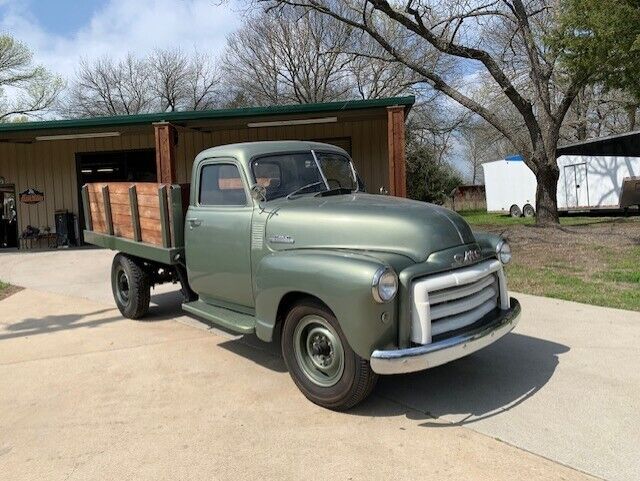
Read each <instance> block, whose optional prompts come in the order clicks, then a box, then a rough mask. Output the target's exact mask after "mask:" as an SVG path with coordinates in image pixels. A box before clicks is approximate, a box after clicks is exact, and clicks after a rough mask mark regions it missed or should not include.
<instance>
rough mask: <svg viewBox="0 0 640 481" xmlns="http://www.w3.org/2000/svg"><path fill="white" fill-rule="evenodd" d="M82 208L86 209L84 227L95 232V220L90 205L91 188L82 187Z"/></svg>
mask: <svg viewBox="0 0 640 481" xmlns="http://www.w3.org/2000/svg"><path fill="white" fill-rule="evenodd" d="M82 208H83V209H84V225H85V227H86V228H87V230H93V219H92V218H91V204H90V203H89V187H87V185H86V184H85V185H83V186H82Z"/></svg>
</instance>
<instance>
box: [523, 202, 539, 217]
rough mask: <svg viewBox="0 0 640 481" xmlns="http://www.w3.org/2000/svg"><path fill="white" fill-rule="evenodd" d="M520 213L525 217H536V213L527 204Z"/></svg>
mask: <svg viewBox="0 0 640 481" xmlns="http://www.w3.org/2000/svg"><path fill="white" fill-rule="evenodd" d="M522 213H523V214H524V216H525V217H533V216H534V215H536V211H535V209H534V208H533V206H532V205H531V204H527V205H525V206H524V207H523V208H522Z"/></svg>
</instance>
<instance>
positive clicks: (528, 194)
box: [482, 160, 536, 217]
mask: <svg viewBox="0 0 640 481" xmlns="http://www.w3.org/2000/svg"><path fill="white" fill-rule="evenodd" d="M482 168H483V169H484V184H485V195H486V198H487V211H488V212H502V213H505V214H507V213H509V214H511V215H513V216H515V217H519V216H520V215H521V214H522V213H523V212H525V211H526V214H527V215H533V213H534V211H535V205H536V176H535V175H533V172H531V169H529V167H527V166H526V165H525V163H524V162H523V161H522V160H496V161H494V162H487V163H485V164H482ZM525 207H526V208H525Z"/></svg>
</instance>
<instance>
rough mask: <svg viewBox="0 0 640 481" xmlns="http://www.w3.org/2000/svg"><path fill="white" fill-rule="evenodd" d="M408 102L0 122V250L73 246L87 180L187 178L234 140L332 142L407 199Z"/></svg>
mask: <svg viewBox="0 0 640 481" xmlns="http://www.w3.org/2000/svg"><path fill="white" fill-rule="evenodd" d="M414 100H415V99H414V97H412V96H409V97H395V98H387V99H375V100H354V101H346V102H330V103H319V104H304V105H287V106H273V107H256V108H253V107H252V108H241V109H223V110H209V111H194V112H164V113H158V114H139V115H128V116H114V117H99V118H87V119H72V120H52V121H39V122H24V123H12V124H2V125H0V187H1V189H0V201H2V204H1V205H2V217H0V249H3V248H16V247H19V248H48V247H60V246H75V245H78V244H81V243H82V238H81V232H82V230H83V227H84V220H83V208H82V199H81V195H80V192H81V188H82V186H83V185H84V184H85V183H88V182H103V181H104V182H115V181H135V182H163V183H180V184H184V183H188V182H190V177H191V164H192V161H193V159H194V158H195V156H196V155H197V154H198V153H199V152H200V151H202V150H204V149H206V148H209V147H213V146H216V145H223V144H230V143H236V142H250V141H260V140H314V141H319V142H326V143H331V144H334V145H337V146H339V147H342V148H344V149H345V150H346V151H347V152H349V153H350V155H351V156H352V158H353V160H354V163H355V165H356V168H357V169H358V172H359V174H360V176H361V177H362V179H363V181H364V184H365V185H366V187H367V191H368V192H371V193H378V192H380V191H386V192H388V193H389V194H391V195H398V196H406V173H405V158H404V157H405V152H404V135H405V133H404V127H405V119H406V116H407V114H408V112H409V110H410V109H411V106H412V105H413V103H414ZM29 192H31V193H34V192H35V193H37V194H38V196H40V197H38V198H37V199H36V201H33V200H34V197H33V195H31V196H30V194H29ZM21 199H22V200H21ZM25 200H26V201H25ZM27 241H28V242H27Z"/></svg>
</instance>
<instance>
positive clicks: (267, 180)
mask: <svg viewBox="0 0 640 481" xmlns="http://www.w3.org/2000/svg"><path fill="white" fill-rule="evenodd" d="M314 153H315V157H314ZM316 159H317V162H316ZM318 165H319V166H320V169H321V170H319V169H318ZM251 170H252V171H253V176H254V178H255V181H256V183H257V184H258V185H259V186H262V187H264V188H265V190H266V200H273V199H277V198H279V197H287V196H288V195H291V196H292V197H293V196H295V195H297V194H308V193H317V192H323V191H327V190H333V189H348V190H349V191H354V190H357V188H358V183H357V180H356V177H355V171H354V169H353V167H352V165H351V161H350V160H349V158H348V157H345V156H344V155H340V154H336V153H332V152H296V153H285V154H276V155H269V156H265V157H260V158H258V159H256V160H254V161H253V162H252V163H251Z"/></svg>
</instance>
